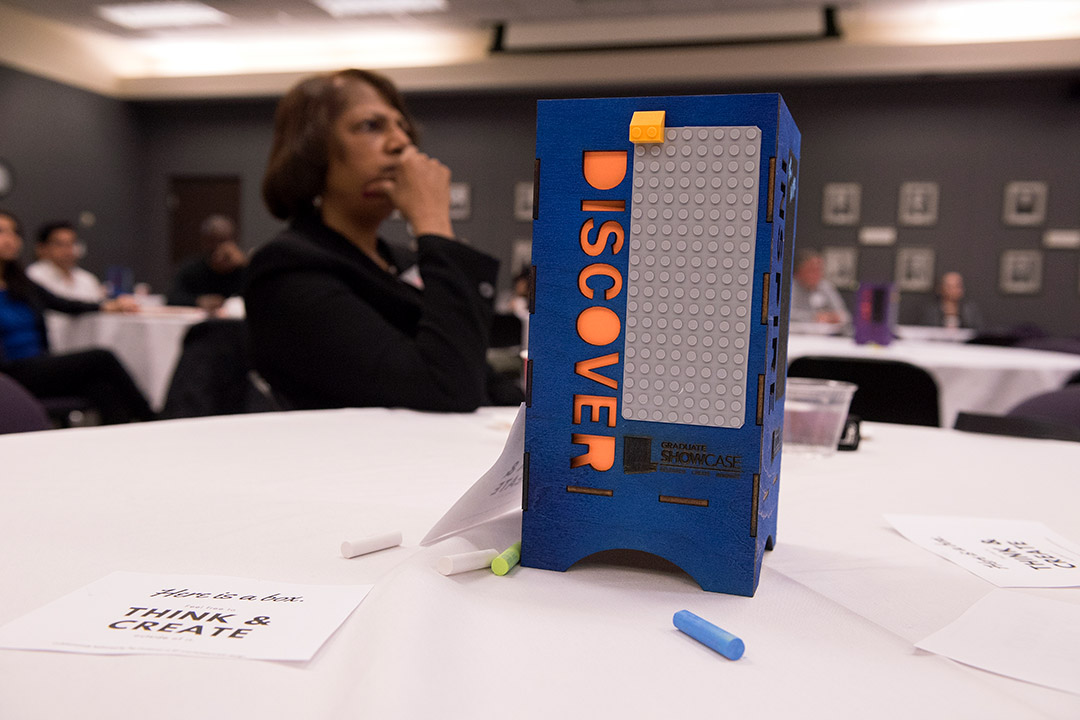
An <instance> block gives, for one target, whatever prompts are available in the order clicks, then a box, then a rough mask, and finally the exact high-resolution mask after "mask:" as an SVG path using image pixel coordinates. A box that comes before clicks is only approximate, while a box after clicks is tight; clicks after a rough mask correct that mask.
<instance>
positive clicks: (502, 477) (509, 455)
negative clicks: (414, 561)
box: [420, 404, 525, 545]
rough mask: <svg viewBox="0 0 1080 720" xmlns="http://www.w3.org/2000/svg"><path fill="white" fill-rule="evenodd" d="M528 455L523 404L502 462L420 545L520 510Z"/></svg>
mask: <svg viewBox="0 0 1080 720" xmlns="http://www.w3.org/2000/svg"><path fill="white" fill-rule="evenodd" d="M524 452H525V405H524V404H522V405H521V407H520V408H518V413H517V417H515V418H514V424H513V426H511V428H510V435H509V436H508V437H507V438H506V445H504V446H503V450H502V453H501V454H500V455H499V459H498V460H496V461H495V464H494V465H492V466H491V467H490V468H489V469H488V471H487V472H486V473H484V474H483V475H481V476H480V479H479V480H477V481H476V482H475V483H473V486H472V487H470V488H469V489H468V490H466V491H465V494H464V495H462V496H461V497H460V498H459V499H458V501H457V502H456V503H454V506H453V507H452V508H450V509H449V510H447V511H446V514H445V515H443V516H442V518H441V519H440V520H439V522H437V523H435V526H434V527H432V528H431V530H430V531H428V534H427V535H425V536H424V539H423V540H421V541H420V544H421V545H431V544H433V543H436V542H438V541H439V540H442V539H443V538H446V537H450V536H451V535H455V534H457V533H459V532H462V531H463V530H468V529H469V528H471V527H476V526H477V525H479V524H480V523H483V522H486V521H488V520H491V519H492V518H496V517H498V516H499V515H502V514H503V513H506V512H509V511H510V510H513V509H515V508H520V507H521V480H522V474H523V468H524V463H523V461H522V455H523V454H524Z"/></svg>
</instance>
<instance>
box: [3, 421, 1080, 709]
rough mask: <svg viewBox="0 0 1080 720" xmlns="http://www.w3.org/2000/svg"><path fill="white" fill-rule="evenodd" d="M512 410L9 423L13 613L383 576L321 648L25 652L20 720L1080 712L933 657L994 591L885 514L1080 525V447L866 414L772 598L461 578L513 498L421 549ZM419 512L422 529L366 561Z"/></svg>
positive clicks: (785, 486) (774, 575)
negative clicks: (725, 638)
mask: <svg viewBox="0 0 1080 720" xmlns="http://www.w3.org/2000/svg"><path fill="white" fill-rule="evenodd" d="M512 417H513V409H485V410H481V411H480V412H477V413H474V414H471V415H437V414H421V413H414V412H408V411H391V410H344V411H328V412H318V413H293V414H264V415H248V416H236V417H227V418H207V419H199V420H181V421H172V422H163V423H156V424H155V423H151V424H145V425H132V426H123V427H112V428H80V429H75V430H63V431H52V432H45V433H32V434H26V435H9V436H4V437H0V457H3V458H4V463H3V468H4V469H3V472H2V473H0V497H2V498H3V502H0V528H2V532H3V534H4V539H5V541H6V542H5V543H4V547H5V550H4V551H3V552H0V578H3V592H2V593H0V623H4V622H7V621H9V620H11V619H13V618H16V617H18V616H21V615H23V614H25V613H27V612H30V611H31V610H34V609H36V608H38V607H40V606H42V605H44V604H45V603H47V602H49V601H50V600H53V599H55V598H57V597H60V596H62V595H65V594H67V593H69V592H71V591H73V590H75V589H77V588H80V587H82V586H84V585H86V584H88V583H90V582H92V581H94V580H97V579H98V578H100V577H103V576H104V575H106V574H108V573H110V572H112V571H115V570H129V571H136V572H152V573H178V574H180V573H185V574H219V575H231V576H238V577H249V578H258V579H266V580H279V581H288V582H298V583H313V584H343V585H344V584H363V583H375V588H374V590H373V591H372V592H371V594H369V595H368V597H367V598H366V599H365V600H364V601H363V603H361V605H360V606H359V608H358V609H357V610H356V612H354V613H353V615H352V616H351V617H350V618H349V619H348V620H347V621H346V622H345V624H344V625H343V626H342V627H341V628H340V630H339V631H338V632H337V633H336V634H335V635H334V636H333V637H332V638H331V639H330V640H329V642H328V643H327V644H326V646H324V647H323V649H322V650H321V651H320V652H319V654H318V655H317V656H316V657H315V659H314V660H312V661H311V662H310V663H306V664H289V663H272V662H259V661H245V660H231V659H207V658H190V657H171V656H94V655H77V654H64V653H49V652H26V651H13V650H0V717H2V718H19V719H22V718H69V717H72V718H74V717H79V718H136V717H146V718H155V720H158V719H161V720H165V719H172V718H184V719H185V720H190V718H196V717H197V718H227V717H237V718H259V719H260V720H274V719H278V718H281V719H286V718H287V719H288V720H296V719H297V718H304V720H317V719H320V718H342V719H346V718H347V719H349V720H352V719H354V718H425V719H426V718H435V717H437V718H496V717H498V718H515V719H518V718H543V719H544V720H548V719H549V718H551V717H559V718H589V719H590V720H591V719H593V718H688V717H703V718H717V717H758V718H830V719H831V718H875V719H879V718H898V719H900V718H903V719H904V720H910V719H911V718H933V719H937V718H941V719H946V718H947V719H949V720H953V719H955V718H980V720H985V719H989V718H1009V719H1010V720H1015V719H1017V718H1061V719H1062V720H1066V719H1068V720H1075V719H1076V718H1078V717H1080V696H1076V695H1071V694H1068V693H1064V692H1060V691H1056V690H1050V689H1046V688H1042V687H1038V686H1035V685H1031V684H1027V683H1023V682H1020V681H1017V680H1012V679H1009V678H1005V677H1001V676H997V675H993V674H990V673H987V672H983V671H979V670H975V669H972V668H968V667H965V666H962V665H959V664H956V663H953V662H952V661H949V660H946V659H944V658H941V657H939V656H936V655H932V654H929V653H925V652H921V651H917V650H916V649H915V648H914V647H913V641H914V640H916V639H919V637H920V636H921V635H923V634H926V633H929V632H930V631H932V630H936V629H938V628H939V627H941V626H943V625H945V624H947V623H949V622H951V621H952V620H954V619H955V618H956V617H957V616H958V615H959V614H960V612H962V611H963V610H964V609H965V608H966V607H968V606H969V605H970V604H971V603H973V602H975V601H976V600H978V599H979V598H980V597H982V596H983V595H985V594H986V593H989V592H990V591H991V590H992V589H993V587H992V586H991V585H989V584H987V583H985V582H983V581H982V580H979V579H978V578H976V577H975V576H973V575H971V574H969V573H968V572H966V571H964V570H962V569H960V568H959V567H957V566H955V565H952V564H951V563H948V562H946V561H945V560H942V559H941V558H938V557H937V556H935V555H932V554H931V553H929V552H927V551H925V550H923V549H921V548H919V547H917V546H915V545H913V544H911V543H909V542H908V541H906V540H904V539H903V538H902V537H901V536H900V535H899V534H898V533H896V532H895V531H893V530H892V529H890V528H889V527H888V526H887V524H886V523H885V521H884V520H883V519H882V514H883V513H927V514H959V515H976V516H986V517H1010V518H1026V519H1033V520H1041V521H1043V522H1046V523H1047V524H1048V525H1049V526H1050V527H1051V528H1052V529H1054V530H1055V531H1057V532H1059V533H1061V534H1063V535H1065V536H1067V537H1071V538H1072V539H1073V540H1077V539H1080V513H1077V510H1076V508H1077V507H1078V506H1080V482H1077V477H1076V472H1075V468H1076V467H1077V466H1078V465H1080V444H1072V443H1060V442H1052V441H1035V440H1015V439H1006V438H996V437H995V438H991V437H988V436H979V435H965V434H961V433H958V432H956V431H952V430H938V429H928V428H914V427H904V426H898V425H880V424H872V423H867V424H866V425H865V426H864V429H865V433H866V439H865V440H864V443H863V445H862V447H861V448H860V449H859V450H858V451H857V452H854V453H838V454H836V455H834V456H833V457H831V458H810V457H800V456H797V455H791V456H790V457H785V459H784V468H783V476H782V477H783V480H782V483H781V484H782V491H781V495H780V516H779V533H778V545H777V549H776V550H775V551H773V552H772V553H770V554H767V555H766V558H765V565H764V569H763V571H762V577H761V583H760V585H759V587H758V591H757V594H756V596H755V597H754V598H744V597H734V596H728V595H719V594H712V593H706V592H703V591H701V590H700V589H699V588H698V587H697V585H696V584H694V583H693V582H692V581H691V580H690V579H689V578H688V577H687V576H686V575H684V574H682V573H681V572H678V571H676V570H674V569H671V568H655V567H648V566H646V565H647V564H646V563H634V562H623V563H617V564H599V563H596V562H586V563H583V564H579V565H578V566H576V567H574V568H572V569H571V570H570V571H568V572H566V573H555V572H548V571H542V570H535V569H531V568H521V567H519V568H516V569H515V570H513V571H511V573H510V574H509V575H508V576H506V577H502V578H500V577H496V576H495V575H493V574H491V573H490V572H486V571H477V572H472V573H466V574H463V575H457V576H452V577H443V576H441V575H439V574H438V573H437V572H436V570H435V563H436V562H437V558H438V557H439V556H441V555H443V554H446V553H450V552H460V551H463V550H467V549H472V548H474V547H477V546H479V547H487V546H497V547H506V546H509V545H510V543H511V542H513V541H514V540H516V539H517V538H518V536H519V535H518V532H519V517H518V516H516V515H510V516H508V517H506V518H504V519H502V520H501V521H495V522H493V523H490V524H488V525H486V526H483V527H481V528H479V529H477V530H475V531H472V532H470V533H467V534H466V535H465V536H460V537H456V538H451V539H449V540H446V541H444V542H442V543H440V544H438V545H435V546H433V547H431V548H427V549H421V548H419V547H418V546H417V544H418V542H419V540H420V539H421V538H422V537H423V535H424V534H425V533H426V532H427V530H428V529H429V528H430V527H431V526H432V525H433V524H434V523H435V521H436V520H438V518H439V517H440V516H441V515H442V513H443V512H444V511H445V510H446V509H447V508H448V507H449V506H450V505H451V504H452V503H453V502H454V501H455V500H456V499H457V498H458V497H459V496H460V495H461V494H462V493H463V492H464V491H465V490H466V489H467V488H468V487H469V486H470V485H471V484H472V482H473V481H474V479H475V478H476V477H478V476H479V475H480V474H481V473H482V472H483V471H484V470H485V469H487V467H488V466H489V465H490V464H491V463H492V462H493V461H494V459H495V458H496V457H497V456H498V454H499V451H500V449H501V447H502V444H503V441H504V439H505V437H506V434H507V432H508V430H509V427H510V423H511V420H512ZM395 529H400V530H401V531H403V533H404V545H403V546H402V547H400V548H395V549H392V550H387V551H383V552H380V553H376V554H373V555H367V556H363V557H360V558H355V559H353V560H345V559H343V558H342V557H341V556H340V554H339V550H338V547H339V544H340V543H341V541H342V540H345V539H351V538H354V537H357V536H363V535H366V534H369V533H373V532H377V531H382V530H395ZM830 573H831V575H830ZM792 578H798V580H795V579H792ZM837 586H839V587H841V588H843V592H837V591H836V590H835V588H836V587H837ZM830 588H832V589H830ZM1017 592H1025V591H1017ZM1026 592H1034V593H1037V594H1042V595H1046V596H1048V597H1053V598H1056V599H1060V600H1065V601H1067V602H1072V603H1080V590H1077V589H1065V590H1054V591H1026ZM682 609H689V610H691V611H692V612H695V613H697V614H698V615H701V616H703V617H706V618H709V619H711V620H713V621H714V622H716V623H717V624H720V625H722V626H724V627H725V628H726V629H728V630H730V631H732V632H734V633H736V634H738V635H739V636H740V637H742V638H743V640H744V641H745V642H746V647H747V650H746V654H745V656H744V657H743V658H742V659H741V660H739V661H738V662H731V661H728V660H725V659H724V658H722V657H720V656H718V655H716V654H715V653H713V652H712V651H710V650H707V649H706V648H704V647H703V646H700V645H698V644H697V643H695V642H694V641H692V640H690V639H689V638H687V637H685V636H683V635H681V634H680V633H679V632H678V631H676V630H675V629H674V628H673V627H672V625H671V617H672V615H673V614H674V613H675V612H676V611H678V610H682Z"/></svg>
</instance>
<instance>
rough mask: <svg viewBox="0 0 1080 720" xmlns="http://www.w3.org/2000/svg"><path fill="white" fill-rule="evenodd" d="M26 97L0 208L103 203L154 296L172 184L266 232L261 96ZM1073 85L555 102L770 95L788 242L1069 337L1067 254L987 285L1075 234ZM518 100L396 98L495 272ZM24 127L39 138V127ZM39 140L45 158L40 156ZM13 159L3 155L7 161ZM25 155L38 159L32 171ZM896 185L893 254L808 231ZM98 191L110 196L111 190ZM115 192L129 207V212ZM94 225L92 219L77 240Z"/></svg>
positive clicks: (521, 143) (1079, 311)
mask: <svg viewBox="0 0 1080 720" xmlns="http://www.w3.org/2000/svg"><path fill="white" fill-rule="evenodd" d="M41 87H45V88H48V89H49V90H50V91H51V95H48V94H47V96H43V98H42V99H40V100H35V101H34V103H33V105H32V107H34V108H35V114H34V116H33V117H30V118H26V117H21V115H22V113H21V112H15V111H13V110H11V109H8V110H6V111H5V112H4V114H3V117H2V118H0V131H2V134H0V156H2V157H8V158H9V159H10V160H13V161H15V162H13V164H14V165H15V168H16V172H20V166H23V165H28V164H30V163H31V162H33V163H36V164H37V165H38V166H39V167H41V168H42V169H41V172H40V174H37V173H36V174H35V175H36V176H35V181H34V183H33V184H32V185H31V184H30V183H24V182H22V181H20V187H19V188H18V189H17V190H16V193H15V194H13V195H12V196H11V197H10V198H8V199H7V200H6V201H0V204H5V205H10V206H13V207H14V209H15V210H17V211H21V212H23V213H24V214H27V215H28V219H30V215H37V214H40V213H41V212H43V210H42V209H43V208H47V207H49V203H50V197H57V196H59V197H60V198H61V199H63V200H64V202H68V203H74V205H75V206H77V209H80V210H81V209H83V205H87V204H89V203H90V202H91V200H93V202H95V203H97V204H98V206H100V207H106V205H105V200H108V201H109V202H111V204H112V207H115V208H117V209H116V213H117V220H116V227H115V230H113V231H111V232H110V233H108V234H106V233H101V237H100V238H97V237H90V236H89V235H88V239H89V240H91V241H92V242H93V243H94V247H93V249H92V254H91V258H92V259H99V258H105V257H110V258H118V259H123V260H125V261H126V262H127V263H128V264H131V265H134V266H135V267H136V269H137V272H138V275H139V279H144V280H149V281H150V282H151V283H153V284H154V285H155V287H163V286H164V284H165V283H166V282H167V278H168V277H169V274H170V273H171V268H169V267H168V265H167V254H168V248H167V245H168V226H167V223H168V215H167V208H166V204H165V202H166V200H165V188H166V187H167V181H168V177H169V176H170V175H173V174H213V173H221V174H232V175H235V174H239V175H241V176H242V178H243V203H244V207H243V212H242V217H241V225H242V229H243V233H244V242H245V244H246V245H247V246H248V247H254V246H255V245H257V244H259V243H260V242H262V241H264V240H266V239H268V238H269V237H270V236H272V235H273V233H274V232H275V231H276V230H277V228H278V227H279V226H280V224H279V223H278V222H277V221H275V220H273V219H272V218H270V217H269V215H268V214H267V213H266V211H265V210H264V209H263V208H262V204H261V201H260V200H259V196H258V192H259V190H258V189H259V182H260V178H261V174H262V169H263V165H264V163H265V157H266V151H267V148H268V146H269V138H270V132H271V122H272V115H273V107H274V100H273V99H266V100H245V101H212V102H211V101H207V102H175V103H132V104H124V103H119V102H116V101H111V100H104V99H100V98H95V97H94V96H92V95H89V94H87V93H82V92H80V91H75V90H69V89H66V88H62V87H61V86H56V85H54V84H52V83H48V82H46V81H42V80H37V79H35V78H30V77H29V76H25V75H21V74H19V73H16V72H13V71H3V72H0V100H4V101H5V102H4V105H3V107H5V108H20V107H26V106H27V102H28V100H27V98H28V95H29V94H30V93H33V92H37V89H38V88H41ZM1078 87H1080V74H1077V73H1072V74H1060V75H1039V76H1030V77H1017V78H996V79H988V78H972V79H951V80H942V79H935V78H922V79H909V80H903V81H899V80H896V81H882V82H872V83H871V82H850V83H833V84H827V85H826V84H800V85H790V86H778V85H768V86H761V87H747V86H744V87H734V86H723V87H719V86H718V87H684V88H674V87H663V88H638V89H634V90H630V91H626V90H621V89H620V90H615V91H612V90H606V91H599V92H595V91H590V92H585V91H580V90H568V91H566V92H565V93H562V95H563V96H573V95H590V94H611V95H626V94H676V93H687V92H754V91H770V92H771V91H777V90H779V91H780V92H782V93H783V94H784V96H785V99H786V100H787V102H788V105H789V107H790V108H791V111H792V114H793V115H794V117H795V119H796V122H797V123H798V124H799V127H800V129H801V130H802V133H803V156H802V165H801V170H802V174H801V184H802V187H801V196H800V208H799V227H798V237H797V243H798V244H800V245H801V246H804V247H806V246H814V247H825V246H851V247H858V255H859V275H860V277H861V278H863V279H875V280H889V279H891V278H892V277H893V263H894V258H895V255H896V250H897V248H899V247H907V246H913V247H914V246H917V247H931V248H933V249H934V250H935V252H936V260H937V264H936V267H937V270H938V271H939V272H940V271H942V270H946V269H960V270H961V271H963V272H964V273H965V276H966V277H967V281H968V282H967V284H968V291H969V295H970V296H971V297H972V298H973V299H974V300H976V301H977V302H978V303H979V305H980V306H981V307H982V309H983V314H984V315H985V316H986V317H987V319H988V320H989V321H990V322H991V323H992V324H993V325H995V326H1000V327H1010V326H1015V325H1017V324H1020V323H1024V322H1034V323H1037V324H1039V325H1041V326H1042V327H1043V328H1044V329H1046V330H1047V331H1048V332H1051V333H1054V334H1059V335H1078V334H1080V250H1049V249H1048V250H1044V261H1045V262H1044V268H1043V270H1044V282H1043V287H1042V290H1041V292H1039V293H1037V294H1035V295H1031V296H1014V295H1004V294H1002V293H1001V292H1000V290H999V288H998V282H997V277H998V263H999V258H1000V254H1001V252H1002V251H1003V250H1006V249H1013V248H1015V249H1039V248H1040V243H1041V237H1042V233H1043V231H1044V230H1045V229H1046V228H1047V227H1054V228H1080V186H1078V185H1077V183H1076V182H1075V180H1074V175H1075V168H1077V167H1080V90H1078ZM548 96H550V95H548ZM72 98H76V99H77V100H78V102H79V103H80V108H81V111H80V113H79V116H78V118H75V116H74V115H73V114H72V116H71V119H70V121H65V122H61V121H59V120H57V118H56V116H58V115H69V114H71V113H70V110H69V108H70V107H71V105H72V103H73V102H75V100H72ZM535 100H536V97H535V96H533V95H527V94H470V95H440V94H426V95H416V96H412V97H410V98H409V101H410V105H411V107H412V109H413V111H414V113H415V114H416V116H417V119H418V121H419V123H420V125H421V128H422V132H423V138H424V142H423V144H424V147H425V149H426V150H428V151H429V152H431V153H432V154H433V155H436V156H437V157H440V158H441V159H443V160H444V161H445V162H447V164H449V165H450V166H451V167H452V168H453V170H454V177H455V179H456V180H460V181H464V182H467V183H469V184H470V185H471V186H472V216H471V218H470V219H469V220H465V221H459V222H457V223H456V227H457V229H458V232H459V233H460V234H461V235H462V236H464V237H466V238H468V239H469V240H471V241H472V242H473V244H474V245H477V246H478V247H480V248H482V249H485V250H487V251H489V252H491V253H492V254H495V255H496V256H498V257H500V258H501V259H503V261H504V265H508V263H509V260H510V253H511V244H512V242H513V241H514V240H515V239H517V238H528V237H529V224H528V223H527V222H520V221H517V220H515V219H514V217H513V212H512V210H513V192H514V185H515V183H517V182H520V181H527V180H530V179H531V177H532V165H533V156H534V150H533V139H534V133H535V127H534V107H535ZM76 120H77V122H76ZM41 126H49V127H51V128H52V129H53V131H52V132H49V133H48V134H42V133H41V132H40V131H39V128H40V127H41ZM9 133H14V134H13V135H9ZM65 134H66V136H65ZM57 143H60V144H61V146H62V148H63V152H57V151H56V149H55V148H56V147H57ZM15 148H18V149H19V151H20V154H19V156H18V157H17V158H16V157H15V155H14V154H13V152H14V149H15ZM74 149H77V150H78V152H79V153H81V154H80V155H78V160H79V162H78V165H77V167H76V168H74V169H75V172H73V173H72V172H70V169H71V168H70V167H66V166H70V163H64V161H63V160H62V159H61V160H59V162H57V161H56V160H53V159H52V158H63V157H64V156H66V155H68V154H70V153H72V152H74V151H75V150H74ZM42 158H49V161H48V163H47V164H45V163H43V162H42V160H41V159H42ZM54 166H55V167H54ZM46 168H52V169H48V170H47V169H46ZM21 175H22V173H21V172H20V176H21ZM910 180H920V181H923V180H926V181H934V182H937V183H939V185H940V189H941V197H940V210H939V218H938V222H937V223H936V224H935V225H934V226H932V227H928V228H909V227H897V231H898V241H897V245H896V246H893V247H886V248H879V247H867V246H858V245H857V231H858V228H857V227H835V226H826V225H824V224H823V223H822V221H821V198H822V192H823V188H824V185H825V184H826V183H828V182H857V183H860V184H861V185H862V206H863V208H862V217H861V222H860V225H872V226H877V225H886V226H897V221H896V217H897V197H898V193H899V187H900V184H901V183H902V182H904V181H910ZM1013 180H1040V181H1045V182H1047V183H1048V184H1049V187H1050V198H1049V207H1048V212H1047V219H1046V223H1045V225H1044V226H1040V227H1035V228H1015V227H1007V226H1005V225H1004V224H1003V223H1002V221H1001V212H1002V198H1003V192H1004V186H1005V183H1007V182H1009V181H1013ZM102 181H104V182H102ZM60 182H64V183H67V186H66V189H65V190H64V192H63V193H62V194H59V195H57V194H53V195H50V194H49V192H48V188H50V187H53V186H54V184H55V183H60ZM133 184H134V185H135V187H137V193H138V194H137V195H136V193H135V192H133V191H132V186H133ZM116 190H118V191H119V192H120V193H123V197H117V196H116V195H115V194H114V192H115V191H116ZM131 197H137V198H138V200H137V201H135V202H131V201H130V200H129V199H130V198H131ZM83 198H86V199H85V200H84V199H83ZM65 207H67V206H65ZM61 214H63V213H61ZM110 214H111V213H110ZM105 215H106V213H99V217H100V221H99V225H98V228H97V229H95V235H96V234H97V230H98V229H100V228H101V227H102V226H103V224H104V220H105ZM33 219H34V220H35V221H36V220H37V219H38V218H36V217H35V218H33ZM124 233H131V234H129V235H125V234H124ZM387 234H388V235H389V236H390V237H391V238H392V239H401V238H402V237H403V232H402V228H401V227H400V223H398V224H393V223H391V224H390V227H388V228H387ZM99 245H100V247H99ZM92 269H96V268H94V267H93V266H92ZM508 280H509V271H508V270H504V274H503V283H504V286H505V285H507V284H508ZM929 297H930V296H929V295H928V294H926V293H905V296H904V298H903V302H902V313H901V319H902V320H910V319H911V317H912V316H913V314H914V312H915V310H916V308H917V306H918V305H920V304H921V303H923V302H925V301H927V300H928V299H929Z"/></svg>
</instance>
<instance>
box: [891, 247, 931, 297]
mask: <svg viewBox="0 0 1080 720" xmlns="http://www.w3.org/2000/svg"><path fill="white" fill-rule="evenodd" d="M895 275H896V278H895V279H896V287H897V289H899V290H905V291H908V292H929V291H930V290H933V289H934V250H933V248H923V247H918V248H915V247H909V248H900V249H899V250H897V251H896V273H895Z"/></svg>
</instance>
